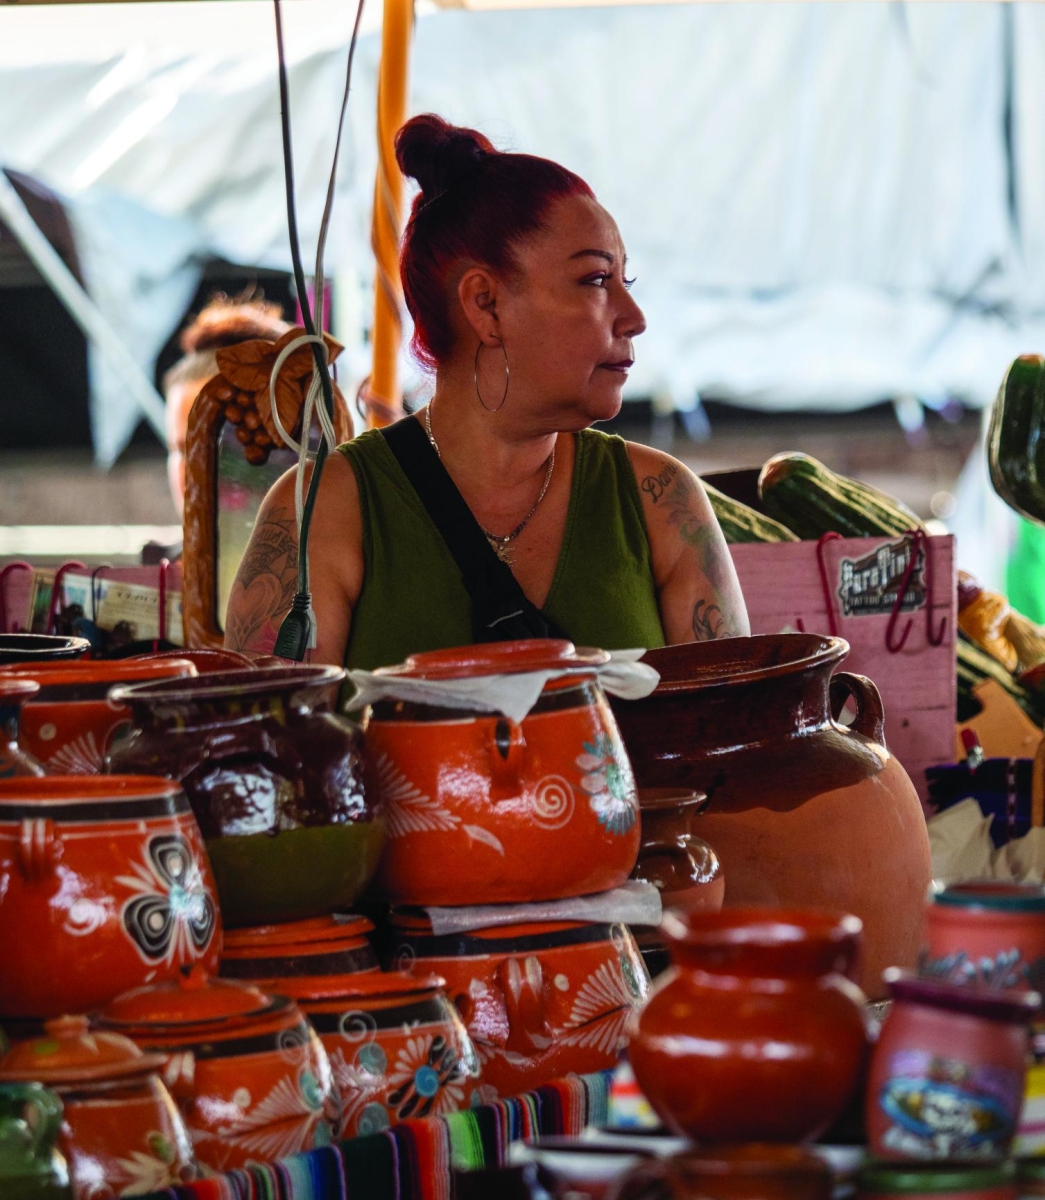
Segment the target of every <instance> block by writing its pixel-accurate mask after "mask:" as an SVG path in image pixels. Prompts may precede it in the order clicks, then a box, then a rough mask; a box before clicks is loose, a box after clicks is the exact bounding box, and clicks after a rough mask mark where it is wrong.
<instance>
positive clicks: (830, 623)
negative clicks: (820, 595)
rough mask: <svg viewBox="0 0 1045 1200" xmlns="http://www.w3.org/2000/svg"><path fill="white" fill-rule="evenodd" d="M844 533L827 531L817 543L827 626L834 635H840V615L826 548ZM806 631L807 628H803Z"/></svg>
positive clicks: (817, 557)
mask: <svg viewBox="0 0 1045 1200" xmlns="http://www.w3.org/2000/svg"><path fill="white" fill-rule="evenodd" d="M841 540H842V535H841V534H840V533H835V532H833V531H832V532H831V533H825V534H824V536H823V537H822V538H821V539H820V540H819V541H818V542H817V544H816V565H817V568H818V569H819V571H820V586H821V588H823V591H824V606H825V607H826V609H827V628H828V629H829V630H830V632H831V636H832V637H838V617H837V615H836V614H835V606H834V597H833V595H832V592H831V581H830V580H829V579H828V578H827V563H826V561H825V555H824V550H825V548H826V546H827V543H828V542H840V541H841ZM802 632H803V633H805V630H804V629H803V630H802Z"/></svg>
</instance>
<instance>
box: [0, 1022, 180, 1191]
mask: <svg viewBox="0 0 1045 1200" xmlns="http://www.w3.org/2000/svg"><path fill="white" fill-rule="evenodd" d="M162 1062H163V1059H162V1057H161V1056H160V1055H156V1054H143V1053H142V1052H141V1050H139V1049H138V1047H137V1046H135V1045H134V1043H133V1042H131V1041H129V1040H128V1039H127V1038H125V1037H119V1036H116V1035H113V1034H106V1033H99V1032H95V1031H89V1030H88V1025H87V1018H86V1017H60V1018H58V1019H57V1020H54V1021H48V1023H47V1025H46V1026H45V1028H44V1033H43V1036H42V1037H39V1038H36V1039H34V1040H32V1041H29V1042H16V1043H15V1044H14V1045H12V1047H11V1049H10V1050H9V1051H8V1052H7V1054H6V1055H4V1057H3V1058H2V1059H0V1082H10V1081H29V1080H36V1081H39V1082H42V1083H45V1084H46V1085H47V1086H48V1087H49V1088H53V1089H54V1091H55V1092H57V1094H58V1096H59V1097H60V1098H61V1101H62V1104H63V1113H62V1123H61V1131H60V1133H59V1136H58V1148H59V1149H60V1150H61V1152H62V1154H63V1155H64V1156H65V1159H66V1161H67V1162H68V1164H69V1175H70V1179H71V1182H72V1192H73V1200H114V1198H115V1197H120V1196H143V1195H146V1194H147V1193H149V1192H154V1191H159V1190H160V1189H161V1188H165V1187H170V1186H174V1185H177V1184H181V1183H189V1182H191V1181H192V1180H194V1179H196V1178H197V1174H198V1170H197V1164H196V1158H195V1156H194V1154H193V1150H192V1142H191V1140H190V1138H189V1132H188V1130H187V1129H186V1127H185V1123H184V1121H183V1120H182V1118H181V1115H180V1113H179V1112H178V1109H177V1107H176V1105H175V1104H174V1101H173V1100H172V1099H171V1097H170V1094H169V1093H168V1091H167V1089H166V1088H165V1087H164V1086H163V1084H162V1083H161V1082H160V1079H159V1077H158V1075H157V1073H156V1072H157V1068H158V1067H159V1066H160V1065H161V1064H162ZM3 1196H4V1200H7V1192H6V1191H5V1192H3Z"/></svg>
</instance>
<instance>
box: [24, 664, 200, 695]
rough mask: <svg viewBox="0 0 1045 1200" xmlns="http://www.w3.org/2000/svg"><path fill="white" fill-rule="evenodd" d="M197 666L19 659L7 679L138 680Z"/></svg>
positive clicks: (57, 682) (52, 682)
mask: <svg viewBox="0 0 1045 1200" xmlns="http://www.w3.org/2000/svg"><path fill="white" fill-rule="evenodd" d="M195 674H196V668H195V667H194V666H193V665H192V663H191V662H189V661H188V660H187V659H184V658H165V659H160V660H155V659H141V660H139V659H108V658H107V659H94V658H91V659H74V660H73V661H72V662H47V663H20V664H18V665H17V666H14V667H8V668H7V669H6V670H5V671H4V675H5V677H7V678H10V679H35V680H36V681H37V682H38V683H39V684H40V686H41V687H46V688H50V687H64V686H67V685H72V684H80V685H82V684H91V683H97V684H103V683H112V684H117V683H140V682H143V681H145V682H147V681H149V680H154V679H172V678H188V677H192V676H194V675H195Z"/></svg>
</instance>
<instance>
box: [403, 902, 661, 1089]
mask: <svg viewBox="0 0 1045 1200" xmlns="http://www.w3.org/2000/svg"><path fill="white" fill-rule="evenodd" d="M389 926H390V929H389V936H390V941H389V947H390V950H391V955H390V962H389V965H392V966H394V967H396V968H397V969H399V970H402V971H407V972H409V973H412V974H421V975H436V976H439V977H440V978H442V979H445V980H446V992H447V995H448V996H449V997H450V998H451V1000H452V1001H453V1002H454V1004H455V1005H456V1007H457V1010H458V1011H459V1012H460V1014H461V1016H462V1018H463V1019H464V1023H465V1025H466V1026H467V1028H468V1032H469V1035H470V1036H471V1039H472V1041H473V1042H474V1043H475V1048H476V1050H477V1051H478V1054H479V1061H480V1063H481V1066H482V1074H483V1083H484V1085H485V1087H484V1094H485V1095H487V1096H489V1097H490V1098H493V1097H495V1096H517V1095H519V1094H520V1093H521V1092H526V1091H532V1090H533V1089H534V1088H536V1087H540V1086H541V1085H542V1084H545V1083H547V1082H548V1081H549V1080H551V1079H559V1078H561V1077H562V1076H564V1075H568V1074H571V1073H576V1074H579V1075H583V1074H588V1073H590V1072H593V1071H601V1070H606V1069H608V1068H611V1067H613V1066H614V1065H615V1064H616V1062H617V1059H618V1058H619V1056H620V1052H621V1050H622V1049H623V1048H624V1046H625V1043H626V1034H625V1027H626V1025H627V1020H628V1017H629V1015H630V1014H631V1012H632V1010H633V1009H634V1008H635V1006H636V1005H639V1004H641V1003H642V1001H643V1000H644V999H645V998H646V995H647V993H648V989H649V976H648V975H647V973H646V969H645V967H644V966H643V963H642V958H641V956H640V955H639V952H638V948H637V947H636V945H635V941H634V939H633V938H632V936H631V934H630V932H629V931H628V930H627V928H626V927H625V926H623V925H593V924H585V923H582V922H578V921H555V922H552V921H548V922H536V921H534V922H527V923H525V924H524V923H518V924H513V925H500V926H496V927H493V928H489V929H477V930H474V931H472V932H470V933H459V934H444V935H442V936H435V935H434V934H433V933H432V927H431V924H430V922H429V920H428V918H427V917H426V916H424V915H423V914H419V913H417V912H416V911H410V910H405V911H401V910H393V912H392V915H391V918H390V921H389Z"/></svg>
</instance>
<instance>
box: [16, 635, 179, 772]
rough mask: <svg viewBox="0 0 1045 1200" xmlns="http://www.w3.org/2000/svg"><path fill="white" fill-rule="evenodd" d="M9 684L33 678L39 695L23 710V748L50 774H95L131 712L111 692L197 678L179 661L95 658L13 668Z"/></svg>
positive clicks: (126, 724) (127, 723) (123, 728)
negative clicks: (137, 683)
mask: <svg viewBox="0 0 1045 1200" xmlns="http://www.w3.org/2000/svg"><path fill="white" fill-rule="evenodd" d="M4 674H5V677H6V678H9V679H13V678H22V679H34V680H35V681H36V682H37V683H39V685H40V690H39V692H37V694H36V695H35V696H34V697H33V698H32V699H31V700H29V701H28V702H27V703H26V704H25V707H24V708H23V709H22V745H23V746H24V748H25V749H26V750H28V751H29V753H30V754H32V755H33V756H34V757H35V758H36V759H38V760H39V761H40V762H41V763H42V764H43V766H44V770H45V771H47V773H48V774H49V775H95V774H97V773H98V772H99V771H100V770H101V769H102V760H103V759H104V757H105V754H106V752H107V751H108V749H109V747H110V746H111V745H112V744H113V741H114V739H115V738H116V737H117V736H118V734H119V732H121V731H122V730H126V729H129V728H130V712H129V711H128V709H127V708H126V706H125V705H123V704H120V703H118V702H117V701H114V700H112V699H111V698H110V696H109V691H110V689H111V688H113V687H114V686H115V685H116V684H119V683H123V682H127V681H128V680H132V681H133V680H137V681H141V680H148V679H170V678H177V677H184V676H189V675H195V674H196V668H195V667H194V666H193V665H192V663H190V662H186V661H185V660H184V659H181V658H170V659H163V660H159V661H156V662H146V661H142V662H135V661H132V660H116V661H113V660H109V659H102V660H97V659H91V660H90V661H84V662H70V663H61V662H58V663H46V664H36V663H34V664H32V665H23V666H20V667H17V668H14V667H12V668H10V669H9V670H7V671H6V672H5V673H4Z"/></svg>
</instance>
